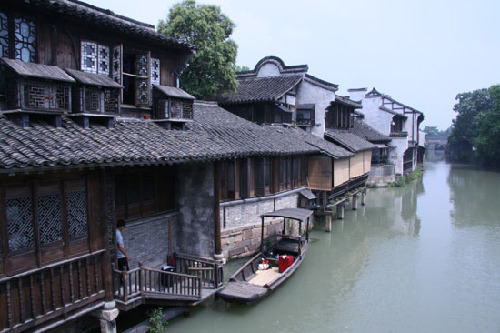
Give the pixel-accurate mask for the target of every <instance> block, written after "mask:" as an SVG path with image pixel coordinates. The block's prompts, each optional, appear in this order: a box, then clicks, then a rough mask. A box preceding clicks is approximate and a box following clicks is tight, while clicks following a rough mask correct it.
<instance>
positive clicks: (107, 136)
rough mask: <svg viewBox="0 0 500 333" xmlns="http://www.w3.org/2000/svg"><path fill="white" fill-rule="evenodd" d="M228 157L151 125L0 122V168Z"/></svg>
mask: <svg viewBox="0 0 500 333" xmlns="http://www.w3.org/2000/svg"><path fill="white" fill-rule="evenodd" d="M225 155H230V152H229V151H224V150H223V149H221V148H220V147H217V146H214V145H213V144H212V143H211V140H210V138H208V137H206V136H203V135H200V133H195V132H193V131H176V130H170V131H168V130H165V129H163V128H162V127H160V126H158V125H156V124H154V123H152V122H139V121H133V122H132V121H127V122H125V121H117V122H116V125H115V128H106V127H105V126H92V127H90V128H83V127H80V126H78V125H76V124H75V123H74V122H73V121H72V120H71V119H69V118H68V117H63V122H62V126H61V127H58V128H56V127H54V126H52V125H51V124H48V123H45V122H43V121H38V122H35V121H33V123H32V124H31V125H30V126H29V127H20V126H18V125H16V124H14V123H12V122H11V121H10V120H8V119H7V118H6V117H0V168H1V169H11V168H27V167H43V166H49V167H54V166H85V165H116V164H118V165H129V164H140V165H143V164H165V163H173V162H177V161H190V160H195V161H196V160H203V159H214V158H220V157H224V156H225Z"/></svg>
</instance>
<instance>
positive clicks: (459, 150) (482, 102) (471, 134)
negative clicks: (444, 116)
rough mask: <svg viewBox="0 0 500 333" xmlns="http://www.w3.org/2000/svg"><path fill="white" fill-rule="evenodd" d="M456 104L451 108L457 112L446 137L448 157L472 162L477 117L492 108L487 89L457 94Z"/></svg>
mask: <svg viewBox="0 0 500 333" xmlns="http://www.w3.org/2000/svg"><path fill="white" fill-rule="evenodd" d="M455 99H456V100H458V103H457V104H455V107H454V108H453V109H454V110H455V112H457V116H456V118H455V119H454V120H453V129H452V131H451V134H450V136H449V137H448V145H449V150H448V157H449V158H450V159H451V160H454V161H461V162H471V161H473V160H474V139H475V138H476V137H477V136H478V134H479V125H478V115H479V114H480V113H482V112H485V111H487V110H491V109H492V108H493V106H494V102H493V99H492V98H491V96H490V94H489V92H488V89H478V90H474V91H473V92H467V93H462V94H458V95H457V97H456V98H455Z"/></svg>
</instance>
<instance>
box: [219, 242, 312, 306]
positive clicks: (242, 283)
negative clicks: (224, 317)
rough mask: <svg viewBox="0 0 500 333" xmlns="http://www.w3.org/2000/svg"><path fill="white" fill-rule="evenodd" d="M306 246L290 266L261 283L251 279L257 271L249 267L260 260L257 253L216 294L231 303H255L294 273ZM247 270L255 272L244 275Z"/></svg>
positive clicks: (301, 260)
mask: <svg viewBox="0 0 500 333" xmlns="http://www.w3.org/2000/svg"><path fill="white" fill-rule="evenodd" d="M308 246H309V244H308V243H307V242H306V243H305V245H304V247H303V249H302V252H301V254H300V255H299V256H297V257H296V258H295V261H294V263H293V264H292V265H291V266H289V267H288V268H287V269H286V270H285V271H284V272H283V273H278V275H277V276H276V278H274V279H272V280H271V281H269V282H266V283H261V284H262V285H258V284H259V283H258V282H253V281H252V280H254V281H255V279H256V277H258V272H256V271H255V270H254V269H251V265H254V263H255V262H256V261H259V260H261V258H262V257H263V254H262V253H258V254H257V255H256V256H254V257H253V258H252V259H251V260H249V261H248V262H247V263H246V264H245V265H244V266H243V267H242V268H240V269H239V270H238V272H236V273H235V275H233V277H232V278H231V279H230V280H229V281H228V282H227V283H226V285H225V286H224V288H223V289H221V290H219V291H218V292H217V296H218V297H220V298H222V299H224V300H225V301H228V302H233V303H240V304H249V305H250V304H255V303H257V302H258V301H260V300H261V299H263V298H264V297H266V296H268V295H269V294H270V293H271V292H273V291H274V290H275V289H276V288H278V287H279V286H280V285H282V284H283V283H284V282H285V281H286V280H287V279H288V278H290V277H291V276H292V275H293V274H294V273H295V271H296V270H297V268H299V267H300V265H302V262H303V261H304V258H305V256H306V253H307V249H308ZM249 270H252V271H255V274H253V275H251V276H248V277H245V276H244V272H245V271H249ZM276 270H277V268H276Z"/></svg>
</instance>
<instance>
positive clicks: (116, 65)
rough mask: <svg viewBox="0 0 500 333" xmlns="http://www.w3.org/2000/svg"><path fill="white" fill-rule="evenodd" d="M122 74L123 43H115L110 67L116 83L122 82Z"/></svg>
mask: <svg viewBox="0 0 500 333" xmlns="http://www.w3.org/2000/svg"><path fill="white" fill-rule="evenodd" d="M122 74H123V45H117V46H115V47H113V67H112V78H113V80H114V81H115V82H116V83H118V84H120V85H121V84H122ZM120 90H121V92H120V94H121V101H122V102H123V89H120Z"/></svg>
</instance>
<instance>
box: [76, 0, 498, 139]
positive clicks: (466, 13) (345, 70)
mask: <svg viewBox="0 0 500 333" xmlns="http://www.w3.org/2000/svg"><path fill="white" fill-rule="evenodd" d="M83 1H84V2H87V3H90V4H93V5H96V6H99V7H102V8H105V9H110V10H112V11H113V12H115V13H116V14H120V15H125V16H128V17H130V18H133V19H136V20H138V21H141V22H145V23H149V24H154V25H157V24H158V21H159V20H160V19H165V18H166V17H167V14H168V12H169V10H170V8H171V7H172V6H173V5H175V4H177V3H179V2H180V1H174V0H141V1H132V0H83ZM196 3H197V4H213V5H218V6H220V7H221V10H222V13H223V14H225V15H226V16H228V17H229V18H230V19H231V20H232V21H233V22H234V23H235V25H236V28H235V30H234V33H233V35H232V39H233V40H234V41H235V42H236V44H237V45H238V54H237V57H236V64H237V65H239V66H248V67H250V68H251V69H253V68H254V67H255V65H256V64H257V62H258V61H259V60H260V59H262V58H263V57H265V56H269V55H274V56H277V57H279V58H281V59H282V60H283V61H284V62H285V65H287V66H293V65H308V67H309V71H308V74H310V75H313V76H316V77H318V78H320V79H322V80H325V81H328V82H331V83H334V84H337V85H339V90H338V92H337V94H338V95H347V94H348V93H347V89H349V88H361V87H366V88H368V89H369V90H371V89H372V88H373V87H375V88H376V89H377V90H378V91H379V92H381V93H383V94H386V95H389V96H391V97H392V98H394V99H395V100H397V101H398V102H401V103H403V104H405V105H407V106H410V107H413V108H415V109H417V110H419V111H421V112H423V113H424V115H425V120H424V122H423V124H422V125H421V128H424V127H425V126H437V127H438V128H439V129H440V130H445V129H446V128H448V127H449V126H450V125H451V124H452V119H453V118H455V112H454V111H453V106H454V105H455V103H456V100H455V96H456V95H457V94H459V93H463V92H468V91H473V90H476V89H481V88H487V87H490V86H492V85H495V84H500V1H498V0H475V1H470V0H453V1H452V0H418V1H408V0H342V1H339V0H308V1H306V0H274V1H273V0H244V1H243V0H203V1H197V2H196Z"/></svg>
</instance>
